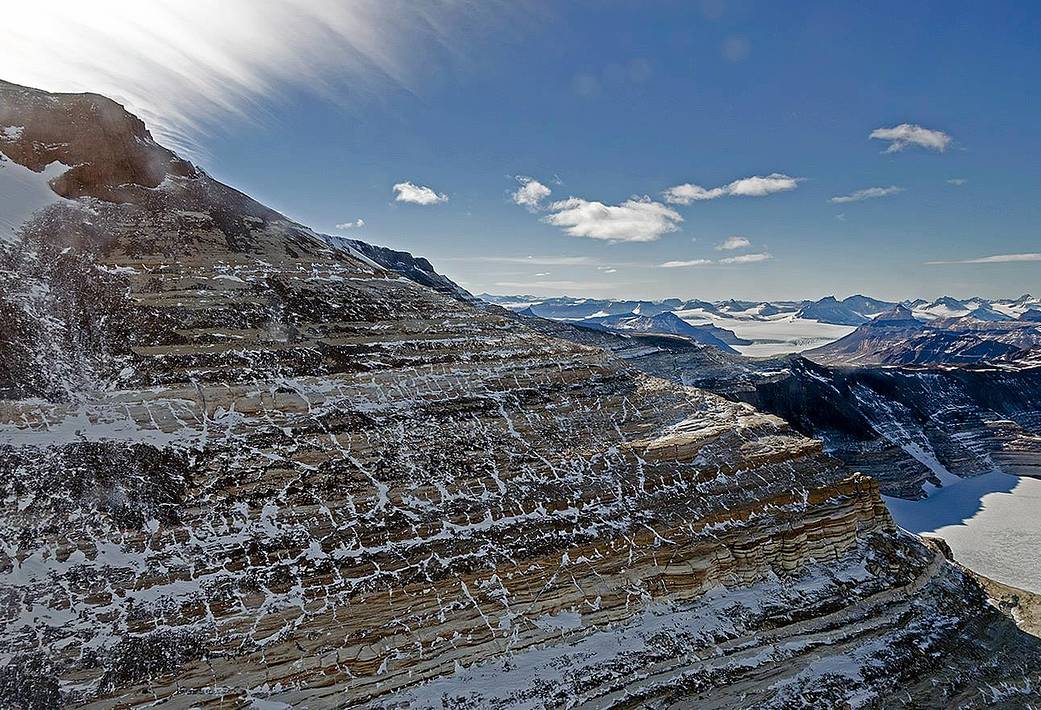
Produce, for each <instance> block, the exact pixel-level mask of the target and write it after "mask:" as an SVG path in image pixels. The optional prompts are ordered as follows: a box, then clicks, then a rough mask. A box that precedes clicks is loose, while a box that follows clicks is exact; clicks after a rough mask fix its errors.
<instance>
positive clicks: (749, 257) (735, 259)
mask: <svg viewBox="0 0 1041 710" xmlns="http://www.w3.org/2000/svg"><path fill="white" fill-rule="evenodd" d="M771 259H773V257H772V256H771V255H770V254H767V253H765V252H763V253H761V254H739V255H738V256H728V257H727V258H726V259H720V260H719V263H720V264H754V263H756V262H759V261H770V260H771Z"/></svg>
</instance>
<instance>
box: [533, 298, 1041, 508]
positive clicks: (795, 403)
mask: <svg viewBox="0 0 1041 710" xmlns="http://www.w3.org/2000/svg"><path fill="white" fill-rule="evenodd" d="M901 319H902V318H896V319H895V322H899V321H900V320H901ZM542 323H545V322H544V321H543V322H541V323H537V324H536V325H537V327H542V328H545V326H544V325H542ZM894 327H900V326H898V325H895V326H894ZM547 332H549V331H547ZM577 332H578V331H576V330H575V328H574V327H572V326H570V325H566V324H558V325H557V326H556V327H555V328H554V329H553V330H552V333H553V334H554V335H557V336H559V337H563V338H569V339H573V340H574V339H578V337H577ZM580 342H581V341H580ZM596 344H597V345H598V346H600V347H604V348H607V349H612V350H615V351H617V352H618V353H619V354H620V355H622V356H623V357H625V358H626V359H627V360H628V361H629V363H630V364H631V365H632V366H633V367H636V368H638V369H640V370H641V371H643V372H646V373H648V374H651V375H654V376H657V377H661V378H664V379H670V380H673V381H675V382H678V383H681V384H684V385H694V386H697V387H699V388H703V389H707V390H710V391H712V392H715V393H717V394H719V395H722V396H724V397H726V398H727V399H731V400H734V401H739V402H747V403H749V404H752V405H753V406H755V407H756V408H757V409H758V410H760V411H764V412H769V413H771V414H775V415H777V416H779V417H781V418H782V419H784V420H785V421H786V422H788V423H789V424H790V425H791V426H792V427H794V428H795V429H796V430H797V431H799V432H800V433H802V434H805V435H807V436H812V437H814V438H819V439H821V440H823V442H824V445H825V449H826V450H827V451H828V452H829V453H830V454H832V455H834V456H836V457H837V458H839V459H840V460H842V461H843V462H845V463H846V464H847V465H848V466H849V467H850V468H852V469H855V470H858V471H861V472H863V473H867V474H869V475H871V476H872V477H873V478H875V479H876V480H877V481H878V482H879V485H880V486H881V489H882V492H883V493H885V494H886V495H890V496H899V497H902V498H910V499H915V498H920V497H922V496H923V495H924V494H925V492H926V491H927V490H929V488H930V486H935V485H940V484H941V482H942V481H941V479H943V478H945V477H948V476H950V475H952V474H954V475H959V476H969V477H971V476H976V475H979V474H982V473H986V472H988V471H992V470H994V469H996V468H1000V469H1002V470H1005V471H1007V472H1009V473H1013V474H1018V475H1025V476H1034V477H1041V367H1037V366H1026V367H1024V366H1022V363H1017V365H1016V366H1013V365H1012V364H1011V363H1003V365H1002V366H1001V367H992V366H985V365H960V366H949V365H948V366H942V367H928V366H922V365H916V366H913V367H912V366H884V367H872V366H859V367H848V366H842V367H829V366H825V365H821V364H818V363H815V362H812V361H810V360H808V359H806V358H802V357H798V356H791V357H787V358H783V359H775V360H763V361H755V360H747V359H742V358H738V357H726V356H723V355H722V354H720V355H718V356H716V357H715V358H711V357H709V356H708V355H709V351H710V350H711V349H701V350H697V349H691V348H689V347H686V348H685V347H681V346H679V345H677V344H676V343H675V342H669V341H665V340H660V341H658V342H657V343H655V344H654V345H655V347H647V346H645V347H634V346H633V345H631V344H629V343H628V342H627V341H623V342H621V343H612V342H611V341H610V340H609V336H607V335H605V336H604V337H603V339H602V340H601V341H600V342H598V343H596ZM647 345H649V344H647Z"/></svg>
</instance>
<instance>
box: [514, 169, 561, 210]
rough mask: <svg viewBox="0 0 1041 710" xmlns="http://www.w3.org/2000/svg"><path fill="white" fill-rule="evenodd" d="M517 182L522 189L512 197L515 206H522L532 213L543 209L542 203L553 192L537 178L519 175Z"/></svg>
mask: <svg viewBox="0 0 1041 710" xmlns="http://www.w3.org/2000/svg"><path fill="white" fill-rule="evenodd" d="M516 180H517V182H519V183H520V187H519V188H517V191H516V192H514V193H513V194H512V195H510V198H511V199H512V200H513V202H514V204H517V205H520V206H521V207H524V208H526V209H528V210H530V211H531V212H536V211H538V210H540V209H542V201H543V200H544V199H546V198H547V197H549V196H550V194H552V192H553V191H552V190H550V189H549V188H548V187H546V186H545V185H543V184H542V183H541V182H539V181H538V180H536V179H535V178H530V177H526V176H524V175H518V176H517V177H516Z"/></svg>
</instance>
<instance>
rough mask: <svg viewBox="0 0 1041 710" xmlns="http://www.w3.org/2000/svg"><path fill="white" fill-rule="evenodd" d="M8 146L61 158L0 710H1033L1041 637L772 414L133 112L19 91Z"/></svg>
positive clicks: (12, 368)
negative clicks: (70, 709)
mask: <svg viewBox="0 0 1041 710" xmlns="http://www.w3.org/2000/svg"><path fill="white" fill-rule="evenodd" d="M14 126H17V127H20V128H22V130H21V131H8V132H6V133H5V135H12V136H14V135H17V136H18V137H17V138H16V139H9V140H6V141H5V142H0V155H2V156H3V160H5V161H9V162H10V163H13V164H14V166H18V167H19V169H24V170H28V171H32V172H33V173H34V174H37V173H39V171H42V170H44V169H49V167H48V166H52V165H54V164H55V163H56V162H57V163H60V164H61V165H64V166H68V167H69V170H68V171H67V172H65V173H63V175H62V176H61V177H60V178H59V179H57V180H56V181H53V180H52V181H51V183H50V184H51V187H52V188H53V189H54V190H55V191H56V192H57V194H58V195H61V197H58V196H57V195H56V197H55V200H54V202H53V203H51V204H49V205H48V206H46V207H44V208H43V209H42V210H39V211H37V212H35V213H34V215H33V216H32V217H31V219H28V220H27V221H25V222H24V223H22V224H20V225H18V229H17V230H16V231H15V232H14V234H13V236H12V237H11V238H10V239H5V240H4V241H2V242H0V500H2V508H0V541H2V542H0V545H2V547H0V641H2V643H0V706H3V707H17V708H50V707H56V706H60V705H63V704H67V705H79V706H84V707H97V708H107V707H140V706H146V705H149V706H151V705H156V704H158V705H159V706H163V707H213V708H217V707H220V708H227V707H250V706H251V705H253V706H259V707H284V706H291V707H309V708H325V707H329V708H333V707H350V706H370V707H386V708H401V707H416V708H425V707H456V708H486V707H697V708H706V707H720V708H723V707H776V708H787V707H845V706H870V705H872V704H874V705H877V706H880V707H922V706H930V707H931V706H944V705H949V706H957V705H958V704H961V705H963V706H965V707H985V706H994V707H1023V706H1024V705H1025V703H1027V702H1032V700H1031V699H1032V698H1034V697H1035V695H1036V693H1035V690H1036V688H1037V687H1038V683H1039V672H1041V662H1039V656H1038V654H1039V645H1038V640H1037V639H1035V638H1033V637H1031V636H1028V635H1026V634H1024V633H1022V632H1021V631H1020V630H1019V629H1017V627H1016V626H1015V624H1014V623H1013V622H1012V621H1010V620H1009V619H1008V618H1006V617H1005V616H1003V615H1002V614H1001V613H999V612H998V611H996V610H994V609H992V608H990V607H989V606H988V605H987V604H986V599H985V596H984V594H983V593H982V591H981V590H980V588H979V586H978V585H977V584H976V583H975V582H974V581H973V580H972V579H971V578H969V577H968V576H967V575H966V574H965V573H964V572H962V571H961V570H960V569H959V568H957V567H956V566H954V565H951V564H950V563H948V562H947V561H946V559H945V558H944V557H943V556H942V555H940V554H938V553H936V552H934V551H933V550H931V549H928V548H926V547H925V546H923V545H922V544H921V543H920V542H919V541H918V539H917V538H914V537H912V536H909V535H907V534H904V533H901V532H900V531H898V530H897V529H896V528H895V526H894V525H893V523H892V521H891V519H890V517H889V515H888V513H887V511H886V508H885V506H884V505H883V503H882V501H881V499H880V498H879V494H878V485H877V483H876V482H875V481H874V480H873V479H871V478H869V477H867V476H863V475H857V474H854V475H850V474H849V473H848V470H847V469H846V468H845V467H843V466H842V465H840V464H839V462H838V461H837V460H835V459H833V458H831V457H829V456H827V455H825V454H824V453H823V451H822V445H821V443H820V442H819V441H817V440H814V439H811V438H807V437H805V436H803V435H801V434H799V433H797V432H795V431H794V430H793V429H791V428H790V427H789V426H788V425H787V424H785V423H784V421H783V420H781V419H779V418H778V417H776V416H773V415H770V414H764V413H761V412H759V411H757V410H756V409H754V408H753V407H752V406H751V405H749V404H745V403H740V402H733V401H728V400H726V399H724V398H722V397H719V396H717V395H714V394H710V393H708V392H706V391H704V390H700V389H696V388H693V387H689V386H684V385H682V384H679V383H676V382H669V381H667V380H665V379H661V378H658V377H655V376H653V375H650V374H646V373H641V372H638V371H636V370H634V369H632V368H631V367H630V366H628V365H627V364H626V363H625V362H624V360H622V359H620V358H618V357H615V356H614V355H612V354H610V353H608V352H606V351H604V350H602V349H600V348H597V347H593V346H591V345H587V344H582V343H575V342H570V341H566V340H561V339H558V338H554V337H551V336H548V335H546V334H543V333H540V332H537V331H535V330H533V329H531V328H528V327H527V326H525V325H523V324H522V323H519V322H518V321H517V319H516V318H513V317H511V316H509V315H508V314H503V313H501V312H499V311H498V310H496V309H481V308H477V307H474V306H473V305H470V304H468V303H466V302H464V301H463V300H459V299H456V298H453V297H452V293H451V289H441V291H444V292H440V291H438V290H434V289H431V288H427V287H425V286H423V285H420V284H417V283H415V282H414V281H412V280H409V279H407V278H404V277H402V276H401V275H400V274H399V273H397V272H393V271H389V270H387V269H386V268H384V267H383V266H381V265H380V264H379V263H378V262H376V261H373V260H372V259H371V258H370V257H369V256H366V255H365V254H364V253H362V252H361V251H359V250H358V249H356V248H354V247H352V246H351V245H349V244H340V245H335V244H330V243H329V242H328V241H327V240H325V239H323V238H321V237H320V236H319V235H316V234H315V233H313V232H311V231H310V230H308V229H306V228H304V227H302V226H300V225H297V224H294V223H292V222H290V221H289V220H287V219H286V218H285V217H283V216H282V215H280V214H278V213H276V212H274V211H272V210H270V209H267V208H265V207H263V206H261V205H259V204H257V203H256V202H254V201H252V200H251V199H249V198H248V197H246V196H244V195H242V194H241V193H238V192H236V191H235V190H233V189H231V188H229V187H227V186H224V185H222V184H220V183H218V182H216V181H215V180H213V179H211V178H209V177H208V176H206V175H205V173H203V172H202V171H200V170H198V169H196V168H195V167H193V166H191V165H190V164H188V163H186V162H185V161H182V160H180V159H178V158H177V157H176V156H174V155H173V154H172V153H169V152H168V151H166V150H165V149H162V148H161V147H159V146H157V145H155V144H154V142H152V141H151V138H150V137H149V136H148V134H147V132H146V131H145V130H144V127H143V125H141V124H140V122H139V121H137V120H136V119H134V118H133V117H131V116H129V114H126V113H125V112H123V111H122V109H121V108H119V107H118V106H116V105H115V104H113V103H112V102H110V101H108V100H107V99H103V98H101V97H96V96H89V95H86V96H84V95H77V96H71V95H54V94H46V93H44V92H39V91H34V90H31V89H24V88H22V87H17V86H14V85H10V84H3V83H0V128H5V127H14ZM70 173H72V174H71V175H70ZM374 254H375V252H374Z"/></svg>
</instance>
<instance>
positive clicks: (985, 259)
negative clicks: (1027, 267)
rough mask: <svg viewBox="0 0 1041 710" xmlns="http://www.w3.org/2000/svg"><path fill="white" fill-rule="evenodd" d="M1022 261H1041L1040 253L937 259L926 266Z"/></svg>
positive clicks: (928, 262)
mask: <svg viewBox="0 0 1041 710" xmlns="http://www.w3.org/2000/svg"><path fill="white" fill-rule="evenodd" d="M1023 261H1041V253H1038V252H1029V253H1026V254H994V255H992V256H980V257H976V258H975V259H939V260H937V261H927V262H925V263H926V264H1008V263H1015V262H1023Z"/></svg>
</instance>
